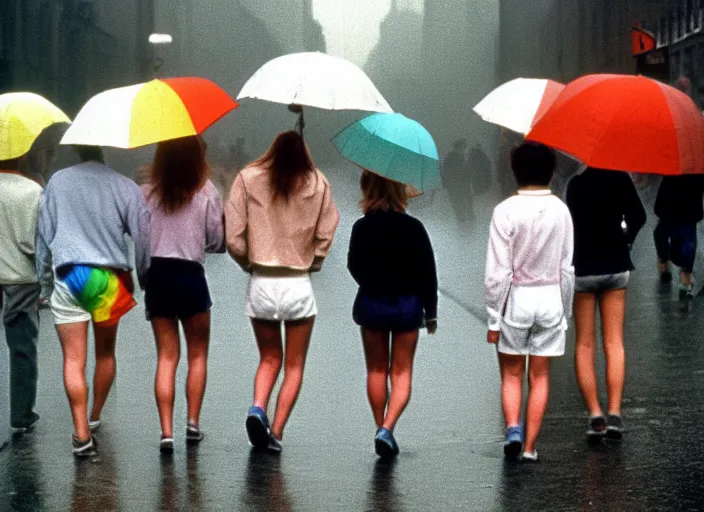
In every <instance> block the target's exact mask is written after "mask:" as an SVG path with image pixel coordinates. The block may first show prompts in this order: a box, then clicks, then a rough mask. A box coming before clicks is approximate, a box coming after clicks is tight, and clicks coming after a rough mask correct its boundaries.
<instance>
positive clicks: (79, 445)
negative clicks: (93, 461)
mask: <svg viewBox="0 0 704 512" xmlns="http://www.w3.org/2000/svg"><path fill="white" fill-rule="evenodd" d="M97 447H98V443H97V442H96V441H95V438H94V437H93V436H90V439H88V440H87V441H81V440H80V439H78V438H77V437H76V436H75V435H74V436H73V454H74V455H75V456H76V457H94V456H95V455H97V452H96V451H95V450H96V448H97Z"/></svg>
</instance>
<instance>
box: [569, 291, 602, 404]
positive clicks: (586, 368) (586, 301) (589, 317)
mask: <svg viewBox="0 0 704 512" xmlns="http://www.w3.org/2000/svg"><path fill="white" fill-rule="evenodd" d="M596 302H597V300H596V295H594V294H591V293H581V292H577V293H575V296H574V324H575V328H576V331H577V346H576V349H575V353H574V368H575V372H576V374H577V384H578V385H579V391H580V392H581V393H582V398H583V399H584V404H585V405H586V407H587V409H588V410H589V414H590V416H601V415H602V411H601V405H600V404H599V394H598V386H597V381H596V362H595V361H596V328H595V323H596ZM603 311H604V310H603V304H602V314H603Z"/></svg>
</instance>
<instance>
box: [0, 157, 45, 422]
mask: <svg viewBox="0 0 704 512" xmlns="http://www.w3.org/2000/svg"><path fill="white" fill-rule="evenodd" d="M23 158H24V157H23ZM21 164H22V159H16V160H12V161H3V162H0V190H2V193H1V194H0V307H2V317H3V324H4V326H5V339H6V341H7V347H8V349H9V352H10V425H11V426H12V428H13V429H15V431H16V432H25V431H27V430H29V429H30V428H31V427H32V426H33V425H34V424H35V423H36V422H37V420H38V419H39V415H38V414H37V413H36V412H35V411H34V406H35V402H36V398H37V341H38V337H39V295H40V288H39V283H38V278H37V272H36V269H35V263H34V252H35V245H34V239H35V237H36V232H37V217H38V215H39V201H40V199H41V195H42V188H41V187H40V186H39V185H38V184H37V183H36V182H34V181H32V180H31V179H29V178H27V177H25V176H22V175H21V174H20V173H19V172H18V169H19V168H20V166H21ZM0 428H1V427H0Z"/></svg>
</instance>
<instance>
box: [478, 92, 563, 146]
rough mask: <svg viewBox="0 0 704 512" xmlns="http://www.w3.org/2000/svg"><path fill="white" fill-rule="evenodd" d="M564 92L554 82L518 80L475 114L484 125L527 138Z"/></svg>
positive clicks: (482, 103)
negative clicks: (493, 125) (495, 125)
mask: <svg viewBox="0 0 704 512" xmlns="http://www.w3.org/2000/svg"><path fill="white" fill-rule="evenodd" d="M564 88H565V86H564V85H563V84H561V83H559V82H555V81H553V80H545V79H539V78H517V79H515V80H511V81H510V82H506V83H505V84H503V85H501V86H499V87H497V88H496V89H494V90H493V91H491V92H490V93H489V94H488V95H487V96H486V97H485V98H484V99H483V100H482V101H480V102H479V103H478V104H477V105H476V106H475V107H474V111H475V112H476V113H477V114H479V116H480V117H481V118H482V119H483V120H484V121H487V122H489V123H492V124H497V125H499V126H503V127H504V128H508V129H509V130H513V131H514V132H518V133H522V134H523V135H525V134H527V133H528V132H529V131H530V129H531V128H532V127H533V125H534V124H535V123H536V122H537V121H538V119H540V118H541V117H542V116H543V114H544V113H545V112H546V111H547V110H548V108H549V107H550V106H551V105H552V104H553V103H554V102H555V100H556V99H557V96H558V95H559V94H560V93H561V92H562V90H563V89H564Z"/></svg>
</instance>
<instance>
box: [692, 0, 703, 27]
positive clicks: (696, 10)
mask: <svg viewBox="0 0 704 512" xmlns="http://www.w3.org/2000/svg"><path fill="white" fill-rule="evenodd" d="M701 29H702V2H701V0H692V31H693V32H699V31H700V30H701Z"/></svg>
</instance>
